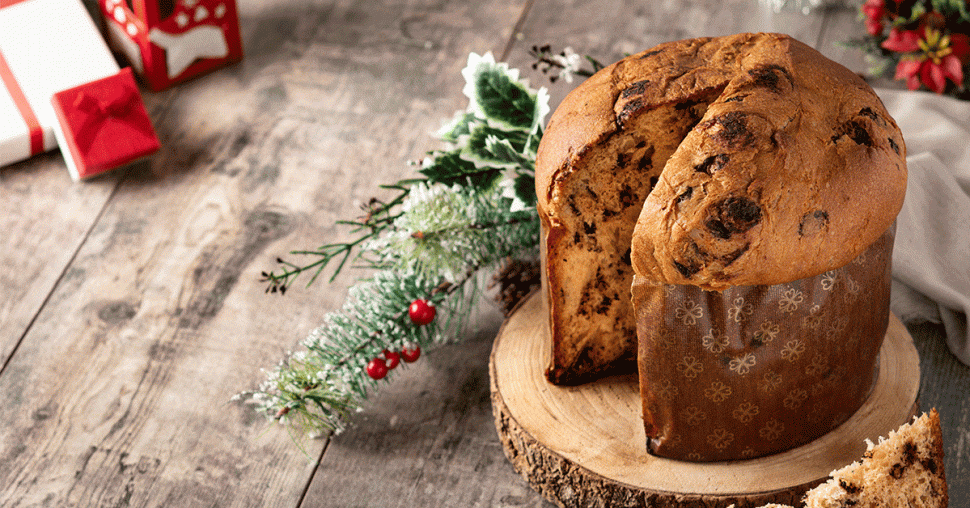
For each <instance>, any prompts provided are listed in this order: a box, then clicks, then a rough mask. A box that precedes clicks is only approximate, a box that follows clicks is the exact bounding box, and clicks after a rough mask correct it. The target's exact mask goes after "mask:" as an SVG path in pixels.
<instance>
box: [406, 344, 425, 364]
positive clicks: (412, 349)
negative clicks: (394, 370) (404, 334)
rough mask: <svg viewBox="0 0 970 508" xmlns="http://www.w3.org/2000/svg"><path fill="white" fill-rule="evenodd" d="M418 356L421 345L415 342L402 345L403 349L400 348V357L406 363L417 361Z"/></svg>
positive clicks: (419, 355)
mask: <svg viewBox="0 0 970 508" xmlns="http://www.w3.org/2000/svg"><path fill="white" fill-rule="evenodd" d="M420 357H421V347H420V346H418V345H417V344H414V345H410V346H404V349H402V350H401V359H402V360H404V361H406V362H408V363H411V362H414V361H417V359H418V358H420Z"/></svg>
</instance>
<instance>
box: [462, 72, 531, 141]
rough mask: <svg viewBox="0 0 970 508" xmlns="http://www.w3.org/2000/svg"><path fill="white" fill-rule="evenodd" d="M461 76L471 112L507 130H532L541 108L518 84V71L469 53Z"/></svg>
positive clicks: (522, 86)
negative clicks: (479, 114) (507, 128)
mask: <svg viewBox="0 0 970 508" xmlns="http://www.w3.org/2000/svg"><path fill="white" fill-rule="evenodd" d="M461 73H462V75H463V76H464V78H465V88H464V89H462V92H463V93H464V94H465V96H467V97H468V99H469V100H470V101H471V104H470V105H469V108H470V110H471V111H473V112H479V113H481V116H482V117H484V118H485V119H486V120H488V121H489V122H494V123H497V124H500V125H504V126H506V127H509V128H513V129H522V130H531V129H532V128H533V127H534V125H535V123H536V122H535V120H536V119H535V115H536V112H537V111H541V108H540V107H538V106H537V104H536V102H537V100H536V93H535V92H532V91H531V90H529V88H528V86H526V84H525V83H524V82H521V81H519V71H518V70H517V69H509V66H508V64H505V63H496V62H495V58H494V57H493V56H492V55H491V53H486V54H484V55H481V56H480V55H476V54H474V53H472V54H470V55H468V65H467V66H466V67H465V68H464V69H463V70H462V71H461Z"/></svg>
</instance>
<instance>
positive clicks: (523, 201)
mask: <svg viewBox="0 0 970 508" xmlns="http://www.w3.org/2000/svg"><path fill="white" fill-rule="evenodd" d="M499 185H500V186H501V187H502V197H503V198H507V199H510V200H512V203H511V205H509V211H510V212H512V213H518V212H524V211H527V210H528V211H531V210H534V209H535V205H536V191H535V188H536V184H535V177H534V176H533V175H531V174H522V173H518V174H514V175H511V176H506V177H505V178H503V179H502V181H501V182H499Z"/></svg>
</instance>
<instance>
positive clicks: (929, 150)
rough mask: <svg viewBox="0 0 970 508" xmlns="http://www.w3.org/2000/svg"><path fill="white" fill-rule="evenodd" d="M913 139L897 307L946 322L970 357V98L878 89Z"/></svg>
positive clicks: (907, 316)
mask: <svg viewBox="0 0 970 508" xmlns="http://www.w3.org/2000/svg"><path fill="white" fill-rule="evenodd" d="M878 94H879V96H880V97H881V98H882V100H883V102H884V103H885V105H886V108H887V109H888V110H889V113H890V114H891V115H892V116H893V118H895V119H896V121H897V122H898V123H899V127H900V129H902V131H903V137H904V139H905V140H906V148H907V166H908V168H909V178H908V183H907V188H906V200H905V202H904V203H903V208H902V210H901V211H900V213H899V218H898V219H897V220H898V222H897V225H898V229H897V232H896V246H895V250H894V252H893V288H892V291H893V294H892V310H893V312H894V313H895V314H896V315H898V316H899V317H900V318H901V319H903V321H906V322H916V321H931V322H936V323H940V322H942V323H943V326H944V328H945V329H946V341H947V345H948V346H949V347H950V351H952V352H953V354H954V355H956V356H957V357H958V358H959V359H960V361H962V362H963V363H965V364H968V365H970V330H968V327H967V315H968V312H970V102H965V101H959V100H956V99H952V98H949V97H941V96H937V95H932V94H929V93H926V92H908V91H897V90H878Z"/></svg>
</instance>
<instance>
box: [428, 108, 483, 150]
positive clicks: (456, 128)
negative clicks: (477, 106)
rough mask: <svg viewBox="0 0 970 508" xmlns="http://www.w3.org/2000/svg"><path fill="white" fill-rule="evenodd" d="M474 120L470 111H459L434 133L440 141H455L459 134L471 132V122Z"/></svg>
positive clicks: (473, 115) (463, 134)
mask: <svg viewBox="0 0 970 508" xmlns="http://www.w3.org/2000/svg"><path fill="white" fill-rule="evenodd" d="M475 120H476V117H475V114H474V113H472V112H461V111H459V112H458V113H456V114H455V117H454V118H452V119H451V121H450V122H448V123H447V124H445V125H444V126H443V127H442V128H441V129H440V130H438V132H436V133H435V135H436V136H437V137H438V138H439V139H441V140H442V141H447V142H449V143H457V142H458V139H459V138H460V137H461V136H467V135H468V134H470V133H471V123H472V122H474V121H475Z"/></svg>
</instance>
